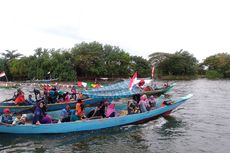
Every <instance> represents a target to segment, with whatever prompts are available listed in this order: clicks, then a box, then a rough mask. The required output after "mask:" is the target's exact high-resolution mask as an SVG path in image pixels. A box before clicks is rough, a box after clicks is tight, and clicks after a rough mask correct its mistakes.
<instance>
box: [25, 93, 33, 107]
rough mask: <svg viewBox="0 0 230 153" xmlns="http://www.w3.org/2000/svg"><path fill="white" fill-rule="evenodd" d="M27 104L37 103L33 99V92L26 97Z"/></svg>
mask: <svg viewBox="0 0 230 153" xmlns="http://www.w3.org/2000/svg"><path fill="white" fill-rule="evenodd" d="M25 104H27V105H33V104H35V101H34V100H33V98H32V95H31V94H29V96H28V98H27V99H26V102H25Z"/></svg>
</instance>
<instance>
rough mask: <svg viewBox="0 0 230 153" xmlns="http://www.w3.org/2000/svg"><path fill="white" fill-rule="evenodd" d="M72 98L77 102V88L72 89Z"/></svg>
mask: <svg viewBox="0 0 230 153" xmlns="http://www.w3.org/2000/svg"><path fill="white" fill-rule="evenodd" d="M71 98H72V99H74V100H77V91H76V88H75V86H73V87H72V88H71Z"/></svg>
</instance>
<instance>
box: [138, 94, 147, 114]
mask: <svg viewBox="0 0 230 153" xmlns="http://www.w3.org/2000/svg"><path fill="white" fill-rule="evenodd" d="M138 105H139V108H140V111H141V113H144V112H147V107H149V104H148V99H147V96H146V95H142V96H141V100H140V101H139V103H138Z"/></svg>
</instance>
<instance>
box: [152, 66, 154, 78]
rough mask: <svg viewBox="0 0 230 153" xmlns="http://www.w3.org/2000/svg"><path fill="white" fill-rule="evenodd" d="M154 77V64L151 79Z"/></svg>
mask: <svg viewBox="0 0 230 153" xmlns="http://www.w3.org/2000/svg"><path fill="white" fill-rule="evenodd" d="M153 77H154V66H153V67H152V79H153Z"/></svg>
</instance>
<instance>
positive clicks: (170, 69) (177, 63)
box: [151, 50, 198, 76]
mask: <svg viewBox="0 0 230 153" xmlns="http://www.w3.org/2000/svg"><path fill="white" fill-rule="evenodd" d="M155 58H156V59H157V60H158V65H157V66H156V67H157V70H158V71H157V72H158V73H159V75H160V76H167V75H174V76H177V75H180V76H193V75H196V74H197V64H198V61H197V59H196V58H195V57H194V56H193V55H192V54H190V53H189V52H188V51H183V50H180V51H177V52H175V53H174V54H167V53H156V54H151V61H156V59H155ZM151 63H152V62H151Z"/></svg>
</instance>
